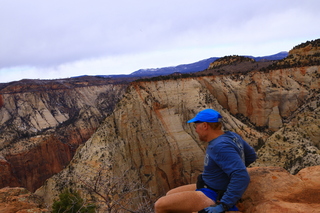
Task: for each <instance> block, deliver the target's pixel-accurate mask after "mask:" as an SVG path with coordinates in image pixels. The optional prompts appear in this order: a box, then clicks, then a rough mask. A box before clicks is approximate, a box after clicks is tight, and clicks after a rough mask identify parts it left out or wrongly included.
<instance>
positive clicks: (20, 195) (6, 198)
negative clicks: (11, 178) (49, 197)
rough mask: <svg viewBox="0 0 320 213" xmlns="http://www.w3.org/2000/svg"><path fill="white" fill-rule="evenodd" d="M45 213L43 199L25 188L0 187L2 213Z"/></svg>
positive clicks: (46, 210)
mask: <svg viewBox="0 0 320 213" xmlns="http://www.w3.org/2000/svg"><path fill="white" fill-rule="evenodd" d="M27 212H33V213H45V212H49V211H48V209H46V207H45V204H44V202H43V199H42V198H41V197H39V196H37V195H35V194H33V193H31V192H29V191H28V190H26V189H24V188H19V187H16V188H9V187H5V188H2V189H0V213H27Z"/></svg>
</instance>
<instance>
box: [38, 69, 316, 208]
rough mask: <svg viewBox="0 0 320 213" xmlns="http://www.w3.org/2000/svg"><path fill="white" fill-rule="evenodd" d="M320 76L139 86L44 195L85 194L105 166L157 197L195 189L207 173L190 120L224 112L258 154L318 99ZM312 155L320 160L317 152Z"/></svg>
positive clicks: (281, 73) (300, 73)
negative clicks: (182, 188)
mask: <svg viewBox="0 0 320 213" xmlns="http://www.w3.org/2000/svg"><path fill="white" fill-rule="evenodd" d="M318 73H319V67H317V66H314V67H306V68H295V69H285V70H274V71H270V72H252V73H250V74H249V75H227V76H205V77H194V78H183V79H177V80H166V81H151V82H134V83H132V84H131V86H130V87H129V88H128V90H127V93H125V95H124V97H123V99H122V100H121V101H120V102H119V103H118V105H117V107H116V108H115V110H114V112H113V113H112V114H111V115H110V116H109V117H107V119H106V120H105V122H104V123H103V125H102V126H100V128H99V129H98V130H97V132H96V133H95V134H94V135H93V136H92V137H91V138H90V139H89V140H88V141H87V142H86V144H85V145H84V146H83V147H81V149H79V150H78V151H77V153H76V155H75V157H74V158H73V160H72V161H71V163H70V164H69V166H68V167H67V168H66V169H64V170H63V171H62V172H60V173H59V174H58V175H55V176H54V177H52V178H50V179H49V180H48V181H47V182H46V184H45V185H44V186H43V187H42V188H40V189H39V190H38V191H37V194H39V195H42V196H44V197H45V200H46V202H48V203H49V204H50V203H52V200H53V198H54V197H56V196H57V195H58V194H59V192H60V191H61V190H62V189H63V188H64V187H66V186H73V187H75V188H81V187H83V184H82V181H80V178H79V177H81V179H82V180H83V179H85V180H86V181H87V182H93V179H94V175H93V174H94V173H95V172H94V171H97V170H99V168H101V167H105V165H108V166H109V169H110V171H109V174H110V175H111V176H112V175H113V176H121V174H123V173H124V172H125V171H126V174H127V175H128V176H129V177H130V178H129V179H130V180H131V181H137V182H139V181H141V182H142V183H144V184H147V185H148V186H149V187H150V188H151V190H152V193H151V194H153V195H154V196H159V195H163V194H164V193H165V192H166V191H168V190H169V189H171V188H173V187H176V186H179V185H182V184H187V183H192V182H194V181H195V180H196V177H197V175H198V174H199V173H200V172H201V170H202V166H203V155H204V149H205V147H204V144H202V143H200V142H199V141H198V138H197V135H196V133H195V132H194V128H193V126H192V125H190V124H186V121H187V120H188V119H190V118H191V117H193V116H194V115H195V113H197V112H198V111H200V110H202V109H204V108H214V109H216V110H218V111H220V112H221V114H222V116H223V123H224V128H225V129H226V130H233V131H235V132H238V133H239V134H241V135H242V136H243V137H244V138H245V139H246V140H247V141H248V142H249V143H250V144H251V145H253V146H254V147H256V148H259V143H261V141H265V140H266V139H267V138H268V137H269V135H268V134H270V132H272V131H276V130H278V129H279V128H281V127H282V125H283V123H284V121H286V119H288V118H289V117H290V116H291V115H293V114H294V112H295V111H296V110H298V109H299V107H300V106H302V105H303V103H304V102H305V101H306V100H308V98H312V97H315V95H316V94H318V92H319V78H318V77H317V76H318ZM317 108H318V106H317ZM290 119H292V118H290ZM317 122H318V120H317ZM263 128H265V129H266V130H267V131H261V129H262V130H263ZM258 130H259V131H258ZM262 145H263V143H262ZM312 148H313V149H314V150H315V151H316V153H315V154H317V153H318V148H317V147H316V146H313V147H312ZM317 155H319V154H317ZM305 160H306V161H307V159H305ZM314 163H316V162H313V161H309V165H314ZM316 165H317V164H316ZM136 172H138V174H136Z"/></svg>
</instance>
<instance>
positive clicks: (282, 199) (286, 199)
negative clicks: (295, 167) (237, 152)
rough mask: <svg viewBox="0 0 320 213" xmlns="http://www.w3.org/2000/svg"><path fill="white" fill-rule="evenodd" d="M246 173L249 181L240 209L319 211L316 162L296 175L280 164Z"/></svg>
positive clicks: (246, 212) (296, 212)
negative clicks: (248, 174)
mask: <svg viewBox="0 0 320 213" xmlns="http://www.w3.org/2000/svg"><path fill="white" fill-rule="evenodd" d="M249 173H250V176H251V182H250V185H249V187H248V189H247V191H246V192H245V193H244V195H243V198H242V202H241V203H240V205H239V206H240V207H241V210H242V212H244V213H284V212H288V213H306V212H308V213H319V212H320V202H319V201H320V181H319V180H320V166H314V167H309V168H305V169H303V170H301V171H300V172H299V173H298V174H296V175H291V174H290V173H288V172H287V171H286V170H285V169H282V168H280V167H255V168H250V169H249Z"/></svg>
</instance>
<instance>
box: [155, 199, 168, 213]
mask: <svg viewBox="0 0 320 213" xmlns="http://www.w3.org/2000/svg"><path fill="white" fill-rule="evenodd" d="M165 206H166V203H165V202H164V199H163V197H161V198H159V199H158V200H157V201H156V202H155V204H154V210H155V212H156V213H161V212H165Z"/></svg>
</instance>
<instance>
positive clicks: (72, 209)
mask: <svg viewBox="0 0 320 213" xmlns="http://www.w3.org/2000/svg"><path fill="white" fill-rule="evenodd" d="M95 209H96V207H95V206H94V205H90V204H89V205H88V204H86V203H85V202H84V200H83V199H82V198H81V197H80V195H79V193H77V192H72V191H71V190H69V189H65V190H64V191H63V192H62V193H61V194H60V195H59V200H56V201H54V203H53V205H52V212H53V213H84V212H86V213H94V212H95Z"/></svg>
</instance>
